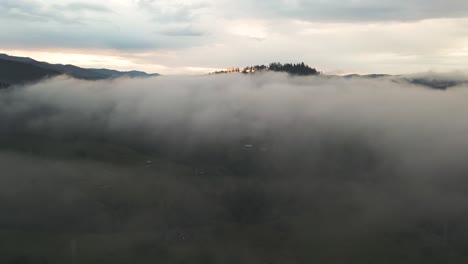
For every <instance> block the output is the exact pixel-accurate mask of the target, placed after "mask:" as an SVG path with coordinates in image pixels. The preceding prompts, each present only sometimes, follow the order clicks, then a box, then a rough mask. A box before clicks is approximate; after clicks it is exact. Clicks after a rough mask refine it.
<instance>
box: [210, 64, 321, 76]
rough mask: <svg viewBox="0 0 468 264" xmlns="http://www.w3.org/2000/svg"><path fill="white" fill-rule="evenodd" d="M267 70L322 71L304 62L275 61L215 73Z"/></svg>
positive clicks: (311, 72)
mask: <svg viewBox="0 0 468 264" xmlns="http://www.w3.org/2000/svg"><path fill="white" fill-rule="evenodd" d="M265 71H273V72H287V73H289V74H292V75H302V76H305V75H319V74H320V72H319V71H317V70H316V69H315V68H312V67H310V66H309V65H307V64H305V63H304V62H301V63H285V64H282V63H280V62H273V63H270V64H268V65H255V66H248V67H245V68H243V69H240V68H232V69H228V70H223V71H216V72H214V73H213V74H220V73H244V74H247V73H255V72H265Z"/></svg>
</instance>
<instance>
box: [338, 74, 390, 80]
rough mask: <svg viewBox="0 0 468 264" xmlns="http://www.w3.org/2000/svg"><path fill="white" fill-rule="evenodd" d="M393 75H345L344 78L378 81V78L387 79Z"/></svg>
mask: <svg viewBox="0 0 468 264" xmlns="http://www.w3.org/2000/svg"><path fill="white" fill-rule="evenodd" d="M391 76H393V75H389V74H364V75H361V74H348V75H345V76H343V77H344V78H348V79H350V78H367V79H376V78H385V77H391Z"/></svg>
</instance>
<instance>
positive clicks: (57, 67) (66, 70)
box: [0, 54, 159, 87]
mask: <svg viewBox="0 0 468 264" xmlns="http://www.w3.org/2000/svg"><path fill="white" fill-rule="evenodd" d="M0 61H2V65H4V67H6V66H7V65H9V64H8V62H16V63H21V64H10V65H15V66H12V68H10V69H2V72H0V74H1V76H4V77H5V78H7V77H8V76H7V75H8V74H10V75H11V74H12V75H14V76H16V77H14V78H13V77H11V79H15V78H16V81H10V82H8V81H6V79H3V77H2V78H0V87H2V86H3V87H4V86H8V85H7V84H8V83H18V82H20V81H22V82H24V81H31V80H34V79H40V78H37V77H38V76H42V75H41V74H40V73H42V74H43V75H44V76H53V75H58V74H66V75H69V76H71V77H74V78H77V79H85V80H103V79H112V78H118V77H131V78H135V77H138V78H144V77H153V76H158V75H159V74H157V73H154V74H148V73H146V72H141V71H117V70H109V69H86V68H81V67H78V66H75V65H70V64H66V65H64V64H50V63H47V62H41V61H36V60H34V59H31V58H27V57H15V56H9V55H7V54H0ZM25 65H29V67H26V66H25ZM37 68H40V69H41V70H42V71H40V70H38V69H37ZM20 69H21V70H23V72H16V71H18V70H20ZM46 73H47V74H46ZM29 74H31V75H29ZM19 77H22V78H23V79H21V78H20V79H21V80H20V79H18V78H19ZM2 80H3V81H2Z"/></svg>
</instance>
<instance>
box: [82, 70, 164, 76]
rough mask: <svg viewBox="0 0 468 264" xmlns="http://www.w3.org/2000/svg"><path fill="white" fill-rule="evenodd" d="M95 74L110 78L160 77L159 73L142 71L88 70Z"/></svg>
mask: <svg viewBox="0 0 468 264" xmlns="http://www.w3.org/2000/svg"><path fill="white" fill-rule="evenodd" d="M88 70H91V71H93V72H96V73H98V74H101V75H105V76H109V77H114V78H117V77H132V78H144V77H154V76H159V75H160V74H158V73H146V72H142V71H116V70H109V69H88Z"/></svg>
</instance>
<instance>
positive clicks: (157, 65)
mask: <svg viewBox="0 0 468 264" xmlns="http://www.w3.org/2000/svg"><path fill="white" fill-rule="evenodd" d="M467 10H468V3H467V2H465V1H461V0H452V1H450V4H447V3H446V2H445V1H441V0H431V1H421V0H417V1H413V2H411V3H406V2H405V1H392V2H387V1H371V0H366V1H344V2H343V1H327V2H324V1H318V0H308V1H300V0H288V1H257V2H255V3H250V2H248V1H236V2H229V1H212V0H193V1H166V0H163V1H153V0H138V1H133V0H132V1H130V0H129V1H116V0H111V1H108V2H107V3H106V4H96V3H94V2H92V1H88V0H85V1H73V0H67V1H55V0H50V1H39V0H21V1H2V2H1V3H0V11H1V12H2V13H3V14H5V15H4V16H2V17H1V18H0V22H1V23H0V29H1V30H2V32H3V33H2V34H1V35H0V36H1V38H0V39H1V40H2V44H0V52H1V53H6V54H9V55H12V56H22V57H31V58H34V59H36V60H39V61H46V62H50V63H65V64H73V65H76V66H79V67H84V68H113V69H116V70H122V71H127V70H139V71H145V72H149V73H160V74H163V75H197V74H203V73H207V72H212V71H216V70H221V69H227V68H232V67H244V66H246V65H256V64H264V63H270V62H274V61H280V62H291V61H292V62H301V61H304V62H307V63H308V64H309V65H311V66H313V67H316V68H317V69H320V70H321V71H323V72H324V73H327V74H339V75H343V74H350V73H358V74H370V73H384V74H407V73H417V72H427V71H443V72H447V71H454V70H461V71H466V70H467V69H468V63H467V62H466V61H467V60H466V59H467V57H468V49H467V48H466V47H467V46H468V45H467V44H468V38H467V37H466V35H468V34H467V33H468V30H467V28H468V27H467V25H468V11H467ZM428 29H430V30H428Z"/></svg>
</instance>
